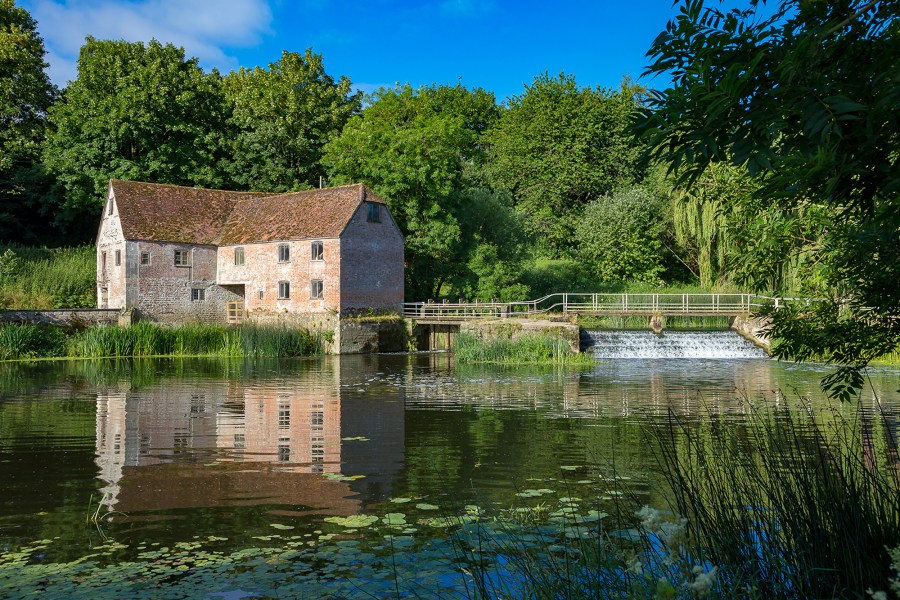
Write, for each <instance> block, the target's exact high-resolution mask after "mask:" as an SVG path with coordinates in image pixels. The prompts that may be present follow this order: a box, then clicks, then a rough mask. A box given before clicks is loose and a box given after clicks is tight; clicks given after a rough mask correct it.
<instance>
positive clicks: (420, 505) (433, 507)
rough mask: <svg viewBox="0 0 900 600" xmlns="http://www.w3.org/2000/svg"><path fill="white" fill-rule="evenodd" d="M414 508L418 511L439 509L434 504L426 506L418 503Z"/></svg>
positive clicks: (423, 503) (425, 503)
mask: <svg viewBox="0 0 900 600" xmlns="http://www.w3.org/2000/svg"><path fill="white" fill-rule="evenodd" d="M416 508H418V509H419V510H437V509H438V508H439V507H438V506H437V505H434V504H428V503H427V502H419V503H418V504H416Z"/></svg>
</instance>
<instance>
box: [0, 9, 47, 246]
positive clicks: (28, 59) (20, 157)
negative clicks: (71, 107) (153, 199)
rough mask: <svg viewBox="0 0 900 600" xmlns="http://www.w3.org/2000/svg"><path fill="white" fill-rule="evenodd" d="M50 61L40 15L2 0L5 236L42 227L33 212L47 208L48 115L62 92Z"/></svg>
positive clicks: (28, 234) (0, 206)
mask: <svg viewBox="0 0 900 600" xmlns="http://www.w3.org/2000/svg"><path fill="white" fill-rule="evenodd" d="M46 67H47V64H46V63H45V62H44V42H43V40H42V39H41V38H40V36H39V35H38V34H37V30H36V24H35V22H34V19H32V18H31V15H29V14H28V12H27V11H26V10H25V9H23V8H20V7H17V6H16V5H15V3H14V1H13V0H0V239H5V240H8V239H12V238H19V239H31V240H33V239H34V238H35V237H36V236H37V235H38V234H39V233H40V232H39V231H38V228H37V227H35V224H34V219H33V217H32V216H31V215H30V213H34V212H37V213H39V214H40V213H41V212H42V211H41V210H40V203H39V200H40V196H41V194H43V193H45V192H46V188H47V181H46V179H45V178H44V177H43V175H42V173H41V171H40V160H39V159H40V153H41V146H42V143H43V140H44V135H45V122H44V115H45V113H46V111H47V109H48V108H49V107H50V105H51V103H52V102H53V100H54V98H55V95H56V88H54V87H53V85H51V84H50V80H49V79H48V78H47V74H46V72H45V71H44V69H45V68H46Z"/></svg>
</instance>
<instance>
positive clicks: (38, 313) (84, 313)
mask: <svg viewBox="0 0 900 600" xmlns="http://www.w3.org/2000/svg"><path fill="white" fill-rule="evenodd" d="M123 316H126V317H127V318H128V322H129V323H130V313H129V314H127V315H123V311H121V310H120V309H118V308H60V309H52V310H0V322H3V323H35V324H39V325H58V326H60V327H89V326H91V325H118V324H119V322H120V317H123Z"/></svg>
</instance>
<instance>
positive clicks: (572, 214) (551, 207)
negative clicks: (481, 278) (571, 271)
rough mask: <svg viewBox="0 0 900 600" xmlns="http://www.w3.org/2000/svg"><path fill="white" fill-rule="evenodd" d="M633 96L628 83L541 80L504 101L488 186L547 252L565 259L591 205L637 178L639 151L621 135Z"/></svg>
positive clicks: (491, 136)
mask: <svg viewBox="0 0 900 600" xmlns="http://www.w3.org/2000/svg"><path fill="white" fill-rule="evenodd" d="M637 92H638V88H637V87H635V86H633V85H630V84H628V83H627V82H626V83H624V84H623V85H622V87H621V88H620V89H619V90H616V91H612V90H605V89H602V88H587V87H580V86H579V85H578V83H577V82H576V80H575V77H574V76H572V75H567V74H565V73H561V74H559V75H558V76H556V77H551V76H549V75H548V74H546V73H545V74H543V75H540V76H538V77H536V78H535V79H534V82H533V83H532V84H531V85H530V86H526V88H525V91H524V92H523V93H522V94H521V95H519V96H514V97H512V98H511V99H510V100H509V106H508V109H507V110H505V111H504V112H503V114H502V115H501V116H500V119H499V120H498V122H497V124H496V126H495V127H494V128H493V129H492V130H491V131H490V132H489V133H488V135H487V142H488V144H489V145H490V149H491V160H490V162H489V163H488V170H489V173H490V175H491V180H492V182H493V183H494V184H495V185H496V186H498V187H501V188H506V189H508V190H510V191H511V192H512V193H513V194H514V195H515V197H516V204H517V209H518V211H519V213H520V216H521V218H522V220H523V222H524V223H525V225H526V227H527V229H528V231H529V232H530V233H532V234H536V235H538V236H540V238H541V239H542V240H544V242H545V243H546V245H547V246H548V248H549V250H550V251H551V253H554V254H568V253H571V252H572V250H573V249H574V244H573V232H574V229H575V224H576V222H577V220H578V217H579V216H580V214H581V211H582V210H583V209H584V207H585V206H587V204H588V203H589V202H590V201H591V200H594V199H596V198H598V197H599V196H601V195H603V194H607V193H609V192H611V191H612V190H613V189H615V188H616V187H619V186H621V185H627V184H629V183H632V182H634V181H635V180H636V179H638V175H639V173H638V169H637V167H638V161H637V157H638V153H639V152H638V144H636V143H635V141H634V139H633V137H632V136H631V134H630V132H629V129H628V125H629V121H628V118H629V115H630V114H631V111H632V110H633V109H634V106H635V102H636V94H637Z"/></svg>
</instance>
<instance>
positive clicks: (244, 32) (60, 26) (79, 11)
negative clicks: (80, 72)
mask: <svg viewBox="0 0 900 600" xmlns="http://www.w3.org/2000/svg"><path fill="white" fill-rule="evenodd" d="M31 12H32V15H33V16H34V18H35V19H36V20H37V22H38V30H39V31H40V34H41V35H42V36H43V38H44V41H45V42H46V44H47V62H49V63H50V69H49V73H50V77H51V79H52V80H53V81H54V82H56V83H57V84H60V85H62V84H64V83H65V82H67V81H69V80H71V79H74V78H75V76H76V74H77V71H76V61H77V59H78V50H79V48H81V45H82V44H83V43H84V38H85V37H86V36H88V35H92V36H94V37H96V38H98V39H124V40H128V41H132V42H137V41H142V42H147V41H149V40H150V39H153V38H155V39H157V40H159V41H161V42H171V43H173V44H175V45H176V46H183V47H184V49H185V52H186V53H187V54H188V56H196V57H197V58H199V59H200V62H201V63H202V64H203V65H204V66H206V67H218V68H221V69H229V68H232V67H234V66H235V65H236V63H237V61H236V60H235V59H234V57H232V56H229V54H228V52H227V49H228V48H242V47H248V46H253V45H255V44H257V43H259V41H260V39H261V37H262V36H263V35H266V34H268V33H271V29H270V26H271V22H272V11H271V9H270V7H269V3H268V1H267V0H216V1H215V2H209V1H208V0H137V1H127V0H34V2H33V9H32V11H31Z"/></svg>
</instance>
